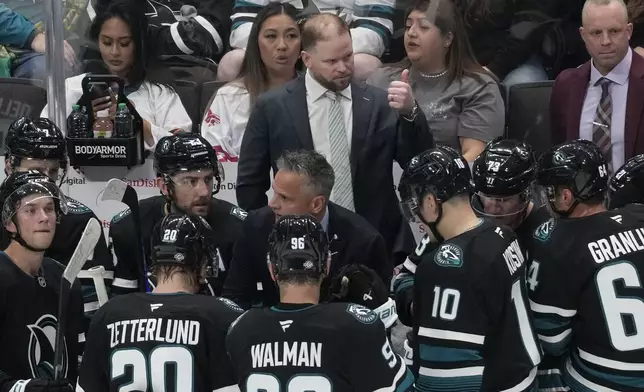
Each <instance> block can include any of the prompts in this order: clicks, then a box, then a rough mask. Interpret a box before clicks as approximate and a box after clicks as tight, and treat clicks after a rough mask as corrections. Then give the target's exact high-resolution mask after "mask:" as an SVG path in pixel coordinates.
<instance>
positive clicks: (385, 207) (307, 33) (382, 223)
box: [236, 13, 433, 265]
mask: <svg viewBox="0 0 644 392" xmlns="http://www.w3.org/2000/svg"><path fill="white" fill-rule="evenodd" d="M302 48H303V51H302V60H303V62H304V64H305V65H306V67H307V72H306V75H302V76H300V77H298V78H296V79H294V80H292V81H290V82H288V83H286V84H285V85H284V86H282V87H279V88H276V89H273V90H270V91H268V92H267V93H265V94H263V95H261V96H260V97H259V98H258V99H257V102H256V104H255V106H254V108H253V110H252V112H251V115H250V118H249V119H248V125H247V127H246V131H245V132H244V137H243V139H242V145H241V151H240V154H239V157H240V159H239V166H238V173H237V188H236V191H237V202H238V203H239V206H240V207H241V208H243V209H245V210H247V211H250V210H254V209H257V208H261V207H263V206H265V205H266V204H267V203H268V200H267V198H266V191H267V190H268V188H269V187H270V185H271V177H270V171H271V168H273V172H275V171H276V166H275V162H276V161H277V159H278V158H279V157H280V156H281V155H282V154H283V153H284V151H295V150H302V149H306V150H316V151H318V152H320V153H321V154H323V155H325V156H326V157H327V159H328V160H329V161H330V163H331V165H332V166H333V169H334V170H335V173H336V179H337V181H336V185H335V187H334V189H333V194H331V201H333V202H335V203H336V204H339V205H341V206H343V207H345V208H347V209H349V210H352V211H355V212H357V213H358V214H359V215H361V216H362V217H364V218H365V219H366V220H367V221H368V222H369V223H370V224H371V225H372V226H373V227H375V228H376V229H377V230H378V231H379V232H380V234H382V236H383V238H384V239H385V244H386V245H387V251H388V252H389V254H393V257H394V260H395V261H397V263H396V264H394V265H397V264H398V263H400V262H402V261H404V259H405V257H407V255H408V254H409V253H411V252H412V251H413V238H412V234H411V230H410V228H409V224H407V222H406V221H404V219H403V217H402V215H401V211H400V208H399V205H398V198H397V197H396V194H395V191H394V181H393V175H392V169H393V162H394V160H395V161H396V162H398V164H399V165H400V166H402V167H405V166H406V165H407V162H409V160H410V159H411V158H413V156H414V154H416V153H418V152H420V151H424V150H425V149H428V148H431V146H432V145H433V139H432V135H431V132H430V131H429V129H428V127H427V120H425V116H424V115H423V114H422V112H421V111H420V110H418V106H417V105H414V104H413V102H414V98H413V94H412V93H411V89H410V87H409V85H407V84H406V83H403V82H399V84H400V87H399V91H397V92H396V94H395V96H394V95H393V94H392V95H391V96H390V98H391V99H392V102H391V104H392V105H402V103H403V102H404V103H405V104H408V103H410V102H411V104H412V107H411V108H410V110H409V111H408V112H405V111H403V112H402V115H400V116H398V115H397V113H396V111H395V110H392V109H391V107H390V102H388V99H387V94H386V93H385V92H384V91H381V90H380V89H378V88H374V87H371V86H368V85H365V84H363V83H359V82H354V81H352V76H353V49H352V43H351V35H350V32H349V26H348V25H347V24H346V23H345V22H344V20H342V19H341V18H340V17H338V16H336V15H333V14H330V13H321V14H318V15H314V16H312V17H311V18H309V19H308V20H307V21H306V22H305V23H304V26H303V27H302ZM394 100H395V102H394ZM401 256H402V257H401Z"/></svg>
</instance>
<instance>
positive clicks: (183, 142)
mask: <svg viewBox="0 0 644 392" xmlns="http://www.w3.org/2000/svg"><path fill="white" fill-rule="evenodd" d="M154 168H155V170H156V172H157V176H158V179H157V180H158V182H159V187H160V189H161V195H160V196H154V197H150V198H147V199H143V200H141V201H140V202H139V214H140V215H141V216H140V220H141V226H142V227H141V233H142V236H143V244H144V245H143V246H144V250H145V255H146V260H147V261H148V262H149V258H150V248H149V246H148V245H149V244H150V235H151V234H152V229H153V228H154V226H156V225H157V224H158V223H159V222H160V221H161V219H163V217H164V216H165V215H167V214H168V213H170V212H181V213H185V214H189V215H197V216H201V217H204V218H205V219H206V221H208V223H209V224H210V226H211V227H212V229H213V231H214V232H215V237H214V241H215V243H214V245H215V247H217V251H218V254H219V260H220V262H221V264H220V265H219V270H220V273H219V276H218V278H216V279H209V280H208V283H207V284H206V285H204V292H205V293H208V294H211V295H219V291H220V287H221V284H222V282H223V280H224V278H225V274H226V273H225V271H226V270H227V269H228V267H229V265H230V260H231V258H232V248H233V245H234V243H235V241H236V240H237V238H238V237H239V236H240V235H241V232H242V224H243V221H244V219H245V218H246V212H245V211H244V210H242V209H241V208H239V207H236V206H234V205H233V204H230V203H228V202H227V201H224V200H220V199H217V198H215V197H213V195H214V194H216V193H217V192H218V191H219V187H220V185H221V177H220V173H219V166H218V163H217V155H216V153H215V151H214V150H213V148H212V146H211V145H210V143H208V141H206V139H204V138H202V137H201V136H199V135H195V134H179V135H173V136H167V137H164V138H162V139H161V140H159V142H158V143H157V147H156V150H155V152H154ZM109 235H110V239H111V243H112V247H113V250H114V254H115V255H116V258H117V264H116V271H115V273H114V284H113V286H112V289H113V292H114V293H116V294H123V293H128V292H134V291H145V290H146V287H141V285H140V284H139V282H140V281H142V276H141V274H142V273H143V272H142V271H144V266H140V265H137V260H139V259H138V258H136V257H133V256H132V255H135V254H137V252H138V253H140V250H138V249H136V241H132V238H134V236H135V235H136V234H135V228H134V220H133V219H132V217H131V216H130V211H129V209H128V210H125V211H123V212H122V213H120V214H118V215H116V216H115V217H114V218H112V222H111V225H110V231H109ZM148 285H150V287H153V286H154V282H149V283H148Z"/></svg>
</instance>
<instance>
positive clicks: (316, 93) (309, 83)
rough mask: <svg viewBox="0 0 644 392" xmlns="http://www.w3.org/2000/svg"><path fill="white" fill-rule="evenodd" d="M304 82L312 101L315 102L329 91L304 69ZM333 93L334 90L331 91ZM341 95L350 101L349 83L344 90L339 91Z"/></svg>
mask: <svg viewBox="0 0 644 392" xmlns="http://www.w3.org/2000/svg"><path fill="white" fill-rule="evenodd" d="M304 83H305V86H306V92H307V94H309V96H310V97H311V99H312V101H313V102H315V101H317V100H318V99H320V98H321V97H322V96H323V95H324V94H325V93H326V92H327V91H330V90H329V89H327V88H326V87H323V86H322V85H321V84H320V83H318V81H317V80H315V79H314V78H313V76H311V73H310V72H309V71H306V76H305V77H304ZM331 92H333V93H335V91H331ZM340 94H342V96H343V97H345V98H346V99H348V100H349V101H351V85H349V86H348V87H347V88H345V89H344V90H342V91H340Z"/></svg>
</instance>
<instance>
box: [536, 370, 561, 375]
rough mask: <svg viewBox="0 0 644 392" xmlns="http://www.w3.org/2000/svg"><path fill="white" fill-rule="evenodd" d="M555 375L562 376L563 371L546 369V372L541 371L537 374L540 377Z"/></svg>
mask: <svg viewBox="0 0 644 392" xmlns="http://www.w3.org/2000/svg"><path fill="white" fill-rule="evenodd" d="M553 374H557V375H561V370H559V369H544V370H539V371H538V372H537V375H538V376H547V375H553Z"/></svg>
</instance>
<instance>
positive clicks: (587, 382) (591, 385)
mask: <svg viewBox="0 0 644 392" xmlns="http://www.w3.org/2000/svg"><path fill="white" fill-rule="evenodd" d="M566 371H567V372H568V373H569V374H570V375H571V376H572V378H574V379H575V380H577V382H578V383H580V384H581V385H583V386H585V387H586V388H588V389H589V390H591V391H602V392H619V391H617V390H615V389H610V388H608V387H606V386H604V385H599V384H595V383H594V382H592V381H590V380H587V379H585V378H584V377H582V376H581V374H579V373H577V371H576V370H575V368H573V367H572V362H570V357H568V359H566Z"/></svg>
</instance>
